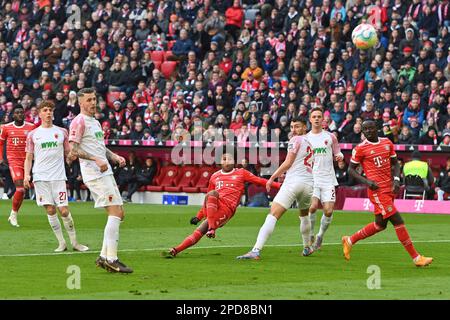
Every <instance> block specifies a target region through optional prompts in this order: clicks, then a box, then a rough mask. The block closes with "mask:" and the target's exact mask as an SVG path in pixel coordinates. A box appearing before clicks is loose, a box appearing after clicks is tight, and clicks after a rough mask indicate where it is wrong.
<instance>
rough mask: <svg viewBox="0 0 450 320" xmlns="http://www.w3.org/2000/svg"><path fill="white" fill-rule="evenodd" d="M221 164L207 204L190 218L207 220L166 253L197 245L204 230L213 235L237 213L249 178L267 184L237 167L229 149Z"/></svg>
mask: <svg viewBox="0 0 450 320" xmlns="http://www.w3.org/2000/svg"><path fill="white" fill-rule="evenodd" d="M221 165H222V170H220V171H217V172H216V173H214V174H213V175H212V176H211V178H210V180H209V185H208V193H207V194H206V197H205V202H204V205H203V207H202V208H201V209H200V211H199V212H198V213H197V216H196V217H194V218H192V219H191V224H197V223H198V222H199V221H201V220H202V219H203V218H205V217H206V220H205V221H203V222H202V223H201V224H200V226H199V227H198V228H197V229H196V230H195V231H194V232H193V233H192V234H191V235H190V236H188V237H187V238H186V239H184V241H183V242H181V243H180V244H179V245H178V246H177V247H175V248H172V249H170V250H169V251H165V252H163V253H162V255H163V256H164V257H166V258H173V257H175V256H176V255H177V254H178V253H180V252H181V251H184V250H186V249H187V248H189V247H192V246H193V245H195V244H196V243H197V242H198V241H199V240H200V239H201V238H202V237H203V236H204V235H205V234H206V236H207V237H208V238H214V237H215V236H216V230H217V229H218V228H220V227H223V226H224V225H225V224H226V223H227V222H228V221H229V220H230V219H231V218H232V217H233V216H234V213H235V212H236V208H237V207H238V205H239V202H240V200H241V197H242V194H243V193H244V187H245V183H246V182H248V183H254V184H257V185H260V186H264V187H265V186H266V183H267V180H266V179H263V178H259V177H257V176H255V175H253V174H252V173H250V172H249V171H247V170H245V169H235V168H234V159H233V155H231V154H230V153H225V154H224V155H223V156H222V159H221ZM280 186H281V184H280V183H279V182H274V183H273V184H272V187H273V188H276V189H279V188H280Z"/></svg>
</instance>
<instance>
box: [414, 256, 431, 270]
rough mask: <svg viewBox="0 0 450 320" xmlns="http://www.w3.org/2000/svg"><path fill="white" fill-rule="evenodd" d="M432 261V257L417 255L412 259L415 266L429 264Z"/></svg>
mask: <svg viewBox="0 0 450 320" xmlns="http://www.w3.org/2000/svg"><path fill="white" fill-rule="evenodd" d="M432 262H433V258H428V257H424V256H419V257H418V258H417V259H416V260H415V261H414V264H415V265H416V267H426V266H428V265H430V264H431V263H432Z"/></svg>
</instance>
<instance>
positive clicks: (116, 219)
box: [69, 88, 133, 273]
mask: <svg viewBox="0 0 450 320" xmlns="http://www.w3.org/2000/svg"><path fill="white" fill-rule="evenodd" d="M77 96H78V102H79V104H80V109H81V112H80V114H79V115H78V116H76V117H75V118H74V119H73V120H72V122H71V124H70V130H69V131H70V132H69V142H70V147H71V154H72V155H74V156H76V157H78V158H79V159H80V168H81V176H82V178H83V182H84V184H85V185H86V186H87V187H88V188H89V190H90V191H91V194H92V196H93V198H94V201H95V207H96V208H105V209H106V212H107V214H108V222H107V223H106V227H105V231H104V236H103V246H102V251H101V253H100V256H99V257H98V258H97V260H96V261H95V263H96V265H97V266H98V267H101V268H104V269H106V270H107V271H109V272H120V273H131V272H133V270H132V269H131V268H129V267H127V266H126V265H125V264H123V263H122V262H121V261H120V260H119V258H118V257H117V248H118V245H119V229H120V224H121V222H122V221H123V218H124V215H125V213H124V210H123V207H122V205H123V202H122V197H121V195H120V192H119V189H118V188H117V184H116V181H115V180H114V176H113V172H112V169H111V166H110V164H109V162H108V160H110V161H111V162H113V163H118V164H119V165H120V166H121V167H123V166H125V159H124V158H123V157H121V156H119V155H117V154H115V153H113V152H112V151H110V150H108V149H107V148H106V146H105V141H104V138H103V130H102V127H101V125H100V123H99V122H98V121H97V120H96V119H95V118H94V115H95V112H96V109H97V97H96V93H95V90H94V89H92V88H85V89H81V90H80V91H79V92H78V94H77Z"/></svg>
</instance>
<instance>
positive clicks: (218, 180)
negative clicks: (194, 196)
mask: <svg viewBox="0 0 450 320" xmlns="http://www.w3.org/2000/svg"><path fill="white" fill-rule="evenodd" d="M246 182H248V183H254V184H258V185H260V186H266V183H267V180H266V179H264V178H260V177H257V176H255V175H254V174H252V173H251V172H249V171H247V170H245V169H233V170H231V171H230V172H226V173H225V172H223V171H222V170H220V171H217V172H215V173H214V174H213V175H212V176H211V178H210V180H209V186H208V192H209V191H212V190H216V191H217V192H218V193H219V199H222V202H223V203H225V205H226V206H227V207H228V209H230V210H231V212H233V213H234V212H235V211H236V208H237V207H238V205H239V202H240V201H241V197H242V194H243V193H244V189H245V183H246ZM280 186H281V184H280V183H279V182H274V184H273V187H274V188H276V189H279V188H280Z"/></svg>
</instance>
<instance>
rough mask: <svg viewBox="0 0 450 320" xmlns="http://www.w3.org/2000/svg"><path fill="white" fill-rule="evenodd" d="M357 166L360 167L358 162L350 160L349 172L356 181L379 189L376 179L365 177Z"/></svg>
mask: <svg viewBox="0 0 450 320" xmlns="http://www.w3.org/2000/svg"><path fill="white" fill-rule="evenodd" d="M357 167H358V164H356V163H353V162H350V167H349V168H348V174H349V175H350V176H351V177H352V178H353V179H355V180H356V181H358V182H360V183H362V184H365V185H367V186H369V188H370V189H371V190H377V189H378V185H377V184H376V183H375V182H374V181H372V180H368V179H366V178H364V177H363V176H362V175H360V174H359V173H358V171H356V168H357Z"/></svg>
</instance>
